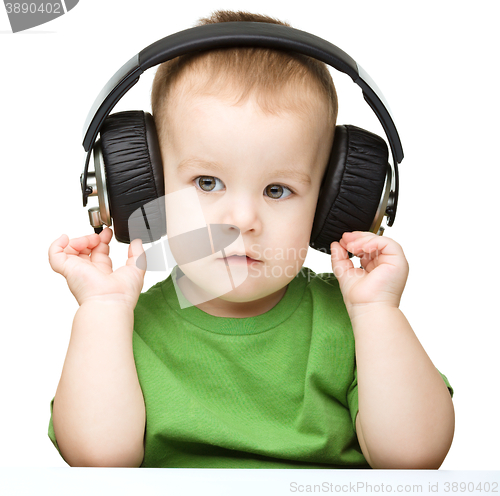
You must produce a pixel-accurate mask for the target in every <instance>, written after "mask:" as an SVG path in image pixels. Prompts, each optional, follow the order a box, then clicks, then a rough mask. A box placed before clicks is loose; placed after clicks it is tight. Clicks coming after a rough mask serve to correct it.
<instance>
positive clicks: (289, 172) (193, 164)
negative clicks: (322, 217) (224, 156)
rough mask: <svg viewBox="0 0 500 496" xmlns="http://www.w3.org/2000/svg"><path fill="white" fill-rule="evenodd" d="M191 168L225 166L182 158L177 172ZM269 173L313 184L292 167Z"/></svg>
mask: <svg viewBox="0 0 500 496" xmlns="http://www.w3.org/2000/svg"><path fill="white" fill-rule="evenodd" d="M189 169H205V170H208V171H216V172H217V173H220V172H224V167H222V166H221V165H220V164H218V163H217V162H207V161H205V160H200V159H197V158H186V159H184V160H182V161H181V162H180V163H179V165H178V166H177V172H184V171H186V170H189ZM269 175H273V176H280V177H286V178H289V179H293V180H295V181H297V182H299V183H302V184H305V185H306V186H310V185H311V178H310V177H309V175H308V174H305V173H304V172H300V171H297V170H295V169H291V168H284V169H279V170H276V171H273V172H272V173H271V174H269Z"/></svg>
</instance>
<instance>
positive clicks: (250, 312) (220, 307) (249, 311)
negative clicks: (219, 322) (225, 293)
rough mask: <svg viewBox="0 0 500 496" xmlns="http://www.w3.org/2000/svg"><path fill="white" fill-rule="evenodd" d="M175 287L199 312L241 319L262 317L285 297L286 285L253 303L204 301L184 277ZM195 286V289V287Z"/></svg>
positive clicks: (193, 285)
mask: <svg viewBox="0 0 500 496" xmlns="http://www.w3.org/2000/svg"><path fill="white" fill-rule="evenodd" d="M177 285H178V286H179V289H180V290H181V291H182V294H183V295H184V297H185V298H186V299H187V300H188V301H189V302H191V303H192V304H193V306H195V307H196V308H198V309H200V310H201V311H203V312H205V313H208V314H209V315H213V316H214V317H226V318H236V319H243V318H248V317H256V316H257V315H262V314H263V313H266V312H268V311H269V310H271V309H272V308H274V307H275V306H276V305H277V304H278V303H279V302H280V301H281V299H282V298H283V297H284V296H285V293H286V290H287V288H288V285H286V286H285V287H284V288H281V289H280V290H279V291H276V292H275V293H273V294H270V295H268V296H265V297H264V298H260V299H258V300H253V301H245V302H234V301H226V300H223V299H221V298H213V299H211V300H208V301H205V300H206V294H205V295H201V294H200V290H201V289H200V288H198V287H197V286H196V285H195V284H194V283H192V282H191V281H190V280H189V278H188V277H186V276H185V275H184V276H182V277H179V278H178V279H177ZM195 286H196V287H195ZM197 302H198V303H197Z"/></svg>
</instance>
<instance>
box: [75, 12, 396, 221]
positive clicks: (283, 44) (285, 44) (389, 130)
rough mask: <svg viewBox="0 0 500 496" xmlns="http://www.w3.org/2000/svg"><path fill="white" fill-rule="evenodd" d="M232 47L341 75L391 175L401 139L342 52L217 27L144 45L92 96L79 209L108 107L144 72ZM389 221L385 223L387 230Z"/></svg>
mask: <svg viewBox="0 0 500 496" xmlns="http://www.w3.org/2000/svg"><path fill="white" fill-rule="evenodd" d="M234 47H263V48H272V49H278V50H288V51H292V52H296V53H300V54H302V55H306V56H309V57H312V58H314V59H317V60H319V61H321V62H324V63H325V64H327V65H329V66H331V67H333V68H335V69H337V70H339V71H340V72H343V73H345V74H347V75H348V76H349V77H351V79H352V80H353V81H354V82H355V83H356V84H357V85H358V86H360V88H361V89H362V92H363V96H364V98H365V100H366V101H367V103H368V104H369V105H370V107H371V108H372V110H373V111H374V112H375V114H376V115H377V117H378V119H379V121H380V123H381V124H382V127H383V129H384V131H385V133H386V135H387V138H388V141H389V145H390V148H391V152H392V156H393V159H394V168H395V174H396V190H397V189H398V187H397V183H398V177H397V176H398V172H397V165H398V163H401V161H402V160H403V156H404V155H403V148H402V145H401V140H400V138H399V134H398V132H397V129H396V125H395V123H394V119H393V117H392V115H391V112H390V110H389V106H388V105H387V103H386V102H385V99H384V97H383V95H382V93H381V91H380V90H379V89H378V88H377V86H376V85H375V83H374V82H373V81H372V80H371V78H370V76H369V75H368V74H367V73H366V72H365V71H364V70H363V69H362V68H361V67H360V66H359V65H358V64H357V63H356V62H355V61H354V59H352V58H351V57H350V56H349V55H347V53H345V52H344V51H343V50H341V49H340V48H338V47H337V46H335V45H333V44H332V43H330V42H328V41H326V40H324V39H322V38H319V37H318V36H315V35H313V34H310V33H307V32H305V31H301V30H298V29H295V28H291V27H289V26H283V25H280V24H271V23H266V22H223V23H217V24H207V25H204V26H197V27H194V28H189V29H185V30H183V31H179V32H177V33H174V34H172V35H170V36H166V37H165V38H162V39H161V40H159V41H157V42H155V43H153V44H151V45H149V46H147V47H146V48H144V49H143V50H142V51H141V52H139V53H138V54H136V55H135V56H134V57H132V58H131V59H130V60H129V61H128V62H126V63H125V64H124V65H123V66H122V67H121V68H120V69H119V70H118V71H117V72H116V73H115V74H114V75H113V76H112V77H111V79H110V80H109V81H108V83H107V84H106V85H105V86H104V88H103V89H102V90H101V92H100V93H99V95H98V96H97V98H96V100H95V102H94V104H93V105H92V108H91V109H90V112H89V114H88V116H87V119H86V121H85V125H84V129H83V148H84V149H85V151H86V152H87V156H86V160H85V166H84V171H83V174H82V193H83V205H84V206H85V205H86V204H87V196H88V193H87V191H88V188H87V187H86V185H87V170H88V164H89V159H90V154H91V152H92V147H93V145H94V142H95V140H96V138H97V134H98V133H99V130H100V128H101V126H102V124H103V122H104V120H105V119H106V117H107V116H108V115H109V113H110V112H111V110H112V109H113V107H114V106H115V105H116V104H117V103H118V101H119V100H120V99H121V98H122V97H123V95H124V94H125V93H126V92H127V91H128V90H129V89H130V88H131V87H132V86H134V85H135V84H136V83H137V81H139V78H140V76H141V74H142V73H143V72H144V71H146V70H147V69H149V68H151V67H154V66H156V65H158V64H161V63H162V62H166V61H168V60H171V59H173V58H175V57H178V56H180V55H185V54H188V53H192V52H196V51H204V50H213V49H218V48H234ZM391 224H392V222H391V223H390V224H389V225H391Z"/></svg>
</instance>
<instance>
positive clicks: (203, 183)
mask: <svg viewBox="0 0 500 496" xmlns="http://www.w3.org/2000/svg"><path fill="white" fill-rule="evenodd" d="M217 181H219V182H221V183H222V181H221V180H220V179H219V178H218V177H214V176H198V177H197V178H195V184H196V185H197V186H198V187H199V188H200V189H201V191H203V192H205V193H208V192H209V191H220V190H214V188H215V184H216V182H217ZM284 190H288V191H289V194H288V195H285V196H283V192H284ZM264 191H265V192H266V195H267V196H269V198H273V199H275V200H276V199H281V198H287V197H288V196H290V195H291V194H292V193H293V191H292V190H291V189H290V188H288V187H287V186H283V185H281V184H270V185H269V186H266V188H265V190H264Z"/></svg>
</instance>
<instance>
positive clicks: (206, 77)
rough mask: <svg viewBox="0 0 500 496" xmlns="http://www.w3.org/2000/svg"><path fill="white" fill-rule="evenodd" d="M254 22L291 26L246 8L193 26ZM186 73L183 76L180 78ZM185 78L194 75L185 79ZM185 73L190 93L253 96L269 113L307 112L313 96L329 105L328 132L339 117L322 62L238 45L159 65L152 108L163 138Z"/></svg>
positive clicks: (217, 14)
mask: <svg viewBox="0 0 500 496" xmlns="http://www.w3.org/2000/svg"><path fill="white" fill-rule="evenodd" d="M235 21H251V22H252V21H253V22H268V23H272V24H281V25H284V26H290V24H288V23H286V22H282V21H279V20H277V19H274V18H271V17H268V16H265V15H261V14H251V13H249V12H241V11H238V12H232V11H226V10H220V11H216V12H213V13H212V15H211V16H210V17H208V18H201V19H200V20H199V21H198V23H197V24H196V25H197V26H203V25H206V24H215V23H219V22H235ZM183 76H184V77H183ZM185 76H193V77H192V78H191V77H187V81H186V77H185ZM181 77H183V83H188V82H189V84H187V85H186V86H187V87H184V88H183V90H185V91H187V92H189V94H207V93H215V94H217V95H221V96H223V95H224V96H228V97H230V98H232V99H235V101H234V103H235V104H238V103H242V102H244V101H245V100H246V99H247V98H248V97H249V96H250V95H255V96H256V99H257V102H258V104H259V106H260V108H261V109H262V110H263V111H265V112H268V113H279V112H280V111H296V112H297V111H298V112H302V113H304V114H306V115H307V114H310V113H311V99H313V100H314V99H316V100H317V101H318V100H319V101H320V102H324V103H325V104H326V105H327V111H328V120H329V124H330V125H331V126H332V134H333V131H334V129H335V123H336V119H337V111H338V104H337V93H336V91H335V86H334V84H333V80H332V77H331V75H330V72H329V71H328V68H327V66H326V64H324V63H323V62H320V61H318V60H316V59H313V58H311V57H307V56H305V55H301V54H297V53H294V52H287V51H282V50H275V49H270V48H253V47H238V48H225V49H216V50H210V51H205V52H196V53H191V54H187V55H182V56H180V57H177V58H175V59H172V60H169V61H167V62H163V63H162V64H160V65H159V66H158V69H157V71H156V74H155V77H154V81H153V86H152V90H151V108H152V112H153V117H154V119H155V124H156V127H157V130H158V135H159V136H162V134H163V129H164V125H165V113H166V106H167V101H168V99H169V95H170V94H171V93H172V90H173V88H174V87H175V86H176V83H178V82H179V80H180V79H181Z"/></svg>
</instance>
